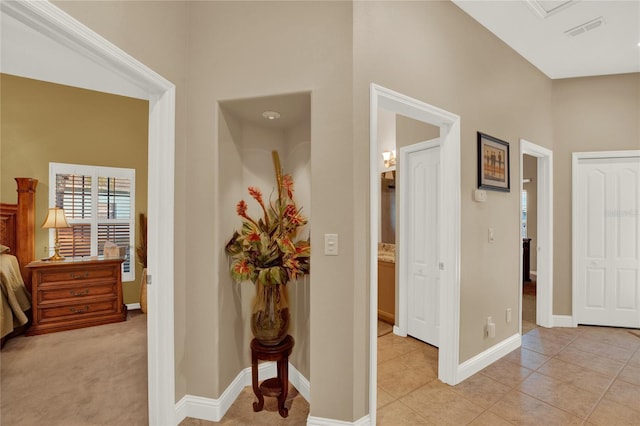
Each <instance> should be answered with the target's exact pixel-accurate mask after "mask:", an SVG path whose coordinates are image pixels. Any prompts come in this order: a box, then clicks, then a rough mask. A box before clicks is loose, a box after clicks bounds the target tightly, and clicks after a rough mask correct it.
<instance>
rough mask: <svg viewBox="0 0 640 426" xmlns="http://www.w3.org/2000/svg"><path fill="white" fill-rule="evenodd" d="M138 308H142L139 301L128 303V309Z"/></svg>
mask: <svg viewBox="0 0 640 426" xmlns="http://www.w3.org/2000/svg"><path fill="white" fill-rule="evenodd" d="M136 309H140V304H139V303H127V310H128V311H133V310H136Z"/></svg>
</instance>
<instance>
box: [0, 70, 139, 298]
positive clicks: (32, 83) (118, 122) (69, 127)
mask: <svg viewBox="0 0 640 426" xmlns="http://www.w3.org/2000/svg"><path fill="white" fill-rule="evenodd" d="M0 90H1V92H0V94H1V97H0V102H1V105H0V107H1V114H0V125H1V129H2V130H1V134H0V138H1V139H0V140H1V142H2V145H1V146H0V150H1V153H2V156H1V160H0V178H1V181H2V183H1V186H0V193H1V198H2V201H3V202H16V192H15V191H16V187H15V181H14V180H13V178H14V177H31V178H35V179H38V181H39V182H38V186H37V188H36V189H37V190H36V252H35V256H36V258H41V257H44V256H47V255H48V250H45V247H48V246H49V236H48V231H47V230H44V229H41V228H40V224H41V223H42V222H43V221H44V218H45V216H46V212H47V207H48V205H49V162H56V163H72V164H86V165H95V166H107V167H123V168H132V169H135V170H136V218H137V217H138V214H139V213H141V212H146V210H147V139H148V135H147V128H148V117H149V103H148V102H147V101H143V100H139V99H132V98H126V97H123V96H115V95H110V94H105V93H100V92H95V91H90V90H84V89H78V88H74V87H68V86H62V85H58V84H52V83H47V82H43V81H37V80H31V79H27V78H21V77H16V76H12V75H7V74H1V75H0ZM137 222H138V221H137V219H136V227H137V226H138V223H137ZM138 233H139V231H138ZM136 239H137V238H136ZM136 243H137V241H136ZM141 273H142V266H141V265H140V264H138V263H137V262H136V280H135V281H133V282H125V283H123V295H124V302H125V303H137V302H138V301H139V293H140V286H139V283H140V276H141Z"/></svg>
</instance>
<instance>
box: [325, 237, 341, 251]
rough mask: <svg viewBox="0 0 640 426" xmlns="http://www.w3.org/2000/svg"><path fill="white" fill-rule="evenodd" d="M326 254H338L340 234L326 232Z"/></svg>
mask: <svg viewBox="0 0 640 426" xmlns="http://www.w3.org/2000/svg"><path fill="white" fill-rule="evenodd" d="M324 254H325V256H337V255H338V234H324Z"/></svg>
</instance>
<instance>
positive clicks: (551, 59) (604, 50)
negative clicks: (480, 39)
mask: <svg viewBox="0 0 640 426" xmlns="http://www.w3.org/2000/svg"><path fill="white" fill-rule="evenodd" d="M452 1H453V2H454V3H455V4H456V5H457V6H458V7H460V8H461V9H462V10H464V11H465V12H466V13H467V14H469V15H470V16H471V17H472V18H474V19H475V20H476V21H478V22H479V23H480V24H482V25H483V26H484V27H486V28H487V29H488V30H489V31H491V32H492V33H493V34H495V35H496V36H497V37H498V38H500V39H501V40H502V41H504V42H505V43H506V44H507V45H509V46H510V47H511V48H512V49H514V50H515V51H516V52H518V53H519V54H520V55H522V56H523V57H524V58H525V59H527V60H528V61H529V62H531V63H532V64H533V65H534V66H535V67H537V68H538V69H539V70H540V71H542V72H543V73H545V74H546V75H547V76H549V77H550V78H553V79H556V78H569V77H583V76H592V75H605V74H624V73H631V72H640V47H638V43H640V0H622V1H617V0H507V1H504V0H503V1H489V0H452ZM598 18H602V21H603V22H602V24H601V25H599V26H598V25H597V22H596V24H595V28H593V29H591V30H588V31H584V32H582V31H580V29H579V27H580V26H582V25H583V24H586V23H589V22H592V21H593V20H596V19H598ZM574 29H575V30H576V32H580V34H578V35H575V36H569V35H568V34H567V32H568V31H570V30H574Z"/></svg>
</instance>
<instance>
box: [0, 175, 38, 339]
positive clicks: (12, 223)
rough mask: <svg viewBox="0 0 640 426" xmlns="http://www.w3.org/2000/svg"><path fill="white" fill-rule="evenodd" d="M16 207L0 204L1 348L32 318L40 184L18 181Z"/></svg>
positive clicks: (17, 179)
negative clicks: (36, 215)
mask: <svg viewBox="0 0 640 426" xmlns="http://www.w3.org/2000/svg"><path fill="white" fill-rule="evenodd" d="M15 180H16V183H17V192H18V202H17V204H9V203H0V252H1V253H0V288H1V290H2V291H1V292H0V297H1V300H0V302H1V303H0V347H1V346H4V344H5V342H6V341H7V340H8V339H10V338H11V337H14V336H17V335H19V334H22V333H23V332H24V331H25V330H26V329H27V328H28V326H29V322H30V318H31V312H30V309H31V294H30V286H31V276H30V271H29V269H28V268H27V267H26V266H27V265H28V264H29V263H30V262H31V261H32V260H33V259H34V257H35V192H36V185H37V184H38V181H37V180H36V179H31V178H15Z"/></svg>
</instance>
